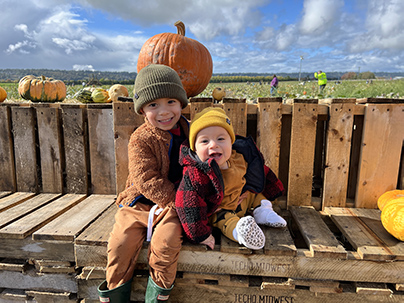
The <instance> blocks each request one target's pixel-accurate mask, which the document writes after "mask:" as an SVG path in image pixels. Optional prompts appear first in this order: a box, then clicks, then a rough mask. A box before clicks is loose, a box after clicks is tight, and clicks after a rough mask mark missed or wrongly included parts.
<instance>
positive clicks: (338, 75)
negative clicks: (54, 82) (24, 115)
mask: <svg viewBox="0 0 404 303" xmlns="http://www.w3.org/2000/svg"><path fill="white" fill-rule="evenodd" d="M326 74H327V78H328V79H329V80H350V79H376V78H388V79H389V78H394V77H397V76H404V73H387V72H385V73H373V72H363V73H355V72H326ZM26 75H34V76H38V77H39V76H41V75H44V76H45V77H48V78H53V79H58V80H62V81H64V82H65V83H66V84H67V85H78V84H82V83H83V82H84V83H89V82H91V81H92V82H94V81H97V82H99V83H100V84H102V85H112V84H117V83H119V84H123V85H132V84H133V83H134V81H135V78H136V75H137V73H135V72H109V71H73V70H52V69H0V82H3V83H4V82H6V83H7V82H9V83H12V82H18V81H19V80H20V79H21V78H22V77H24V76H26ZM273 75H274V73H222V74H213V75H212V78H211V81H210V82H211V83H231V82H270V81H271V80H272V78H273ZM277 77H278V79H279V80H280V81H293V80H298V79H299V78H300V79H301V81H308V80H314V74H313V73H307V72H305V73H301V74H299V73H278V74H277Z"/></svg>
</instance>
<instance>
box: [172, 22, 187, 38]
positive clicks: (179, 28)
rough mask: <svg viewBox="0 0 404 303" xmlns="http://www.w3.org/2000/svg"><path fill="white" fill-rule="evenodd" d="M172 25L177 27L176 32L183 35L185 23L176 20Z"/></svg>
mask: <svg viewBox="0 0 404 303" xmlns="http://www.w3.org/2000/svg"><path fill="white" fill-rule="evenodd" d="M174 25H175V26H176V27H177V34H178V35H181V36H185V25H184V23H182V21H177V22H175V23H174Z"/></svg>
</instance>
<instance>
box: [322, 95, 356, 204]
mask: <svg viewBox="0 0 404 303" xmlns="http://www.w3.org/2000/svg"><path fill="white" fill-rule="evenodd" d="M353 102H354V99H349V100H347V101H346V102H339V103H332V104H331V105H330V120H329V124H328V129H327V139H326V140H327V142H326V156H325V157H326V160H325V169H324V186H323V203H322V207H323V209H324V207H327V206H337V207H338V206H345V204H346V197H347V187H348V176H349V174H348V172H349V161H350V151H351V138H352V126H353V107H354V106H355V105H354V103H353Z"/></svg>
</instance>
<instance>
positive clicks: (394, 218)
mask: <svg viewBox="0 0 404 303" xmlns="http://www.w3.org/2000/svg"><path fill="white" fill-rule="evenodd" d="M377 207H378V208H379V209H380V210H381V212H382V214H381V216H380V219H381V221H382V225H383V227H384V228H385V229H386V230H387V231H388V232H389V233H390V234H391V235H392V236H394V237H395V238H397V239H398V240H400V241H404V190H398V189H397V190H391V191H387V192H385V193H384V194H382V195H381V196H380V197H379V199H378V200H377Z"/></svg>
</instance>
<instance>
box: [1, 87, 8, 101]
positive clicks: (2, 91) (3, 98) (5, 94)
mask: <svg viewBox="0 0 404 303" xmlns="http://www.w3.org/2000/svg"><path fill="white" fill-rule="evenodd" d="M6 98H7V92H6V90H5V89H4V88H2V87H0V102H3V101H4V100H6Z"/></svg>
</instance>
